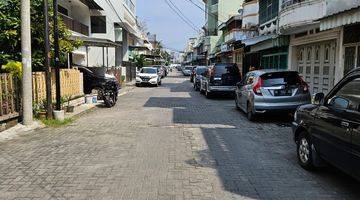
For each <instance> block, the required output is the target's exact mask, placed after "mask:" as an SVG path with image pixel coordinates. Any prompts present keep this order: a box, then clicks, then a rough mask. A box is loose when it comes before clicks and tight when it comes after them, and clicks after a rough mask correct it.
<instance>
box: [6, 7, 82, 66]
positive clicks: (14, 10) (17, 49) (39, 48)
mask: <svg viewBox="0 0 360 200" xmlns="http://www.w3.org/2000/svg"><path fill="white" fill-rule="evenodd" d="M51 5H52V0H49V9H50V10H49V20H50V30H51V31H50V45H51V55H53V26H52V20H51V19H52V16H53V11H52V6H51ZM20 25H21V18H20V0H1V1H0V30H1V31H0V66H1V65H5V64H7V63H8V62H9V61H21V40H20V39H21V26H20ZM44 29H45V28H44V13H43V0H31V37H32V40H31V46H32V62H33V69H34V70H43V68H44V67H43V66H44V61H45V52H44V46H45V43H44V37H45V33H44ZM70 36H71V33H70V31H69V30H68V29H67V28H66V27H65V25H64V23H63V22H62V20H61V19H59V37H60V38H59V39H60V40H59V44H60V62H62V63H65V61H66V55H67V53H69V52H71V51H73V50H74V49H75V48H77V47H79V46H81V44H82V42H81V41H72V40H70Z"/></svg>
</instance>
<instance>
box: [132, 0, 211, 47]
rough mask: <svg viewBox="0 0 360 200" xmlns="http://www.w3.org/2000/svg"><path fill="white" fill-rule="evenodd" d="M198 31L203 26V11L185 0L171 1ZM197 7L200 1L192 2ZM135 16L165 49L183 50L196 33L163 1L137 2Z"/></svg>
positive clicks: (140, 0) (143, 0)
mask: <svg viewBox="0 0 360 200" xmlns="http://www.w3.org/2000/svg"><path fill="white" fill-rule="evenodd" d="M171 1H172V2H173V3H174V4H176V5H177V6H178V7H179V9H180V10H181V11H182V12H183V13H184V14H185V15H186V16H187V17H188V18H189V19H190V20H191V21H192V22H193V23H194V24H195V25H196V26H197V27H198V28H199V29H200V28H201V27H202V26H203V25H204V16H205V14H204V11H202V10H200V9H199V8H197V7H196V6H194V5H193V4H191V3H190V2H188V1H187V0H171ZM192 1H193V2H195V3H197V4H198V5H201V6H203V4H201V2H202V1H201V0H192ZM137 16H138V17H139V19H140V20H141V21H145V22H146V24H147V27H148V31H150V32H151V33H155V34H157V36H158V40H161V41H162V42H163V43H164V45H165V46H166V47H170V48H175V49H177V50H183V49H184V48H185V44H186V41H187V40H188V38H190V37H194V36H197V33H196V32H195V31H194V30H193V29H192V28H190V27H189V26H188V25H186V24H185V23H184V22H183V21H181V19H180V18H179V17H178V16H177V15H176V14H175V13H174V12H173V11H172V10H171V9H170V8H169V7H168V5H167V4H166V3H165V0H137Z"/></svg>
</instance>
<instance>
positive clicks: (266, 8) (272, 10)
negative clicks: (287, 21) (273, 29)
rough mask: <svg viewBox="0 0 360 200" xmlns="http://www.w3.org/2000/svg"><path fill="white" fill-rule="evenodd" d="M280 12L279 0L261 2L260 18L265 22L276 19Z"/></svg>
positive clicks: (261, 22) (261, 21)
mask: <svg viewBox="0 0 360 200" xmlns="http://www.w3.org/2000/svg"><path fill="white" fill-rule="evenodd" d="M278 12H279V0H263V1H260V2H259V20H260V24H263V23H265V22H267V21H270V20H271V19H274V18H275V17H276V16H277V15H278Z"/></svg>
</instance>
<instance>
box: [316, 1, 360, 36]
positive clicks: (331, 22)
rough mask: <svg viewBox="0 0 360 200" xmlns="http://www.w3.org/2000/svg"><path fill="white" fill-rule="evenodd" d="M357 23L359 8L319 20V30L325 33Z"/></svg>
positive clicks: (358, 20)
mask: <svg viewBox="0 0 360 200" xmlns="http://www.w3.org/2000/svg"><path fill="white" fill-rule="evenodd" d="M358 22H360V7H356V8H353V9H350V10H347V11H343V12H340V13H338V14H335V15H331V16H327V17H325V18H323V19H321V21H320V30H321V31H325V30H328V29H333V28H337V27H340V26H344V25H348V24H354V23H358Z"/></svg>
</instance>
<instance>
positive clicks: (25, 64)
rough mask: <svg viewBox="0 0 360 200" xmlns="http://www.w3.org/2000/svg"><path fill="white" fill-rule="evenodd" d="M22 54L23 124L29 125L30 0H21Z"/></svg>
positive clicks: (31, 114) (30, 74)
mask: <svg viewBox="0 0 360 200" xmlns="http://www.w3.org/2000/svg"><path fill="white" fill-rule="evenodd" d="M21 56H22V68H23V77H22V105H23V107H22V109H23V124H24V125H26V126H27V125H31V124H32V123H33V110H32V69H31V31H30V0H21Z"/></svg>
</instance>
